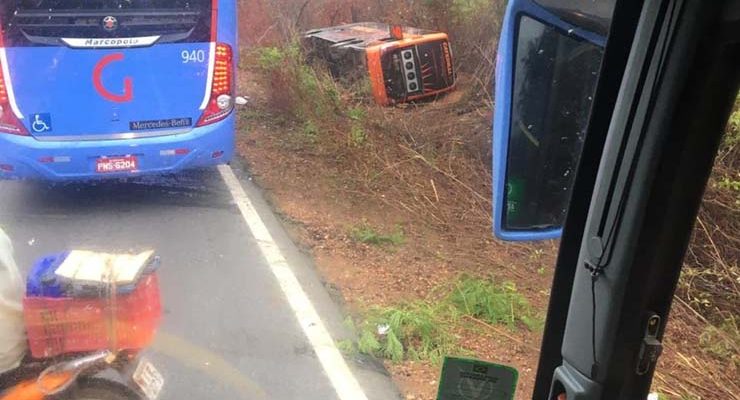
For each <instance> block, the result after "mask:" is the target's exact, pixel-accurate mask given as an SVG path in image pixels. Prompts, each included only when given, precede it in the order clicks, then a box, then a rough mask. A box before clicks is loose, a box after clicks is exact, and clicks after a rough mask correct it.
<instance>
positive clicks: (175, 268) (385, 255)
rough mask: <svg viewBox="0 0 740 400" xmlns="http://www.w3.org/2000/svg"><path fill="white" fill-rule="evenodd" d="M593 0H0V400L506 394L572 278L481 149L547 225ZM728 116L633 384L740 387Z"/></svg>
mask: <svg viewBox="0 0 740 400" xmlns="http://www.w3.org/2000/svg"><path fill="white" fill-rule="evenodd" d="M615 3H616V1H613V0H603V1H602V0H598V1H596V0H574V1H567V0H507V1H489V0H453V1H439V0H434V1H432V0H424V1H380V0H351V1H337V0H312V1H310V0H0V400H17V399H34V400H42V399H64V400H93V399H97V400H145V399H146V400H181V399H184V400H189V399H193V400H201V399H205V400H209V399H225V400H296V399H297V400H433V399H438V400H480V399H483V400H525V399H530V398H532V397H533V396H532V393H533V391H534V389H535V382H536V380H537V379H536V376H537V373H538V365H539V360H540V356H541V354H542V352H541V347H542V345H541V344H542V343H543V338H544V336H548V335H545V334H544V329H545V328H544V327H545V323H546V321H545V320H546V315H547V312H548V305H549V304H550V301H551V296H552V295H554V296H556V297H555V298H556V299H559V300H562V301H564V302H566V303H567V301H568V300H569V299H570V292H568V293H565V292H566V291H564V290H554V289H553V281H554V279H555V277H556V275H557V276H561V274H560V272H557V273H556V270H555V266H556V261H557V259H558V257H559V247H560V243H559V242H558V241H556V240H548V241H542V242H530V243H510V242H506V241H502V240H499V239H498V237H496V236H495V234H494V233H492V225H494V224H495V223H496V221H495V220H494V217H495V216H498V215H499V213H498V212H496V214H494V212H492V210H494V209H495V208H496V207H498V206H499V205H500V204H501V201H500V199H499V197H498V195H497V193H499V192H500V191H499V183H500V182H499V181H498V180H496V178H495V177H496V176H497V174H500V173H501V172H502V171H503V172H508V174H507V175H508V176H509V177H510V179H509V180H507V181H505V182H504V185H501V186H506V189H507V191H506V195H505V196H502V198H503V202H504V203H505V206H503V212H504V213H505V219H506V221H505V223H506V225H507V226H508V227H509V228H511V230H513V231H514V232H515V233H516V234H519V235H522V234H523V232H524V231H526V230H528V229H530V228H532V227H533V226H534V227H536V228H546V229H555V228H557V227H559V226H560V225H562V223H563V220H564V218H565V216H566V215H567V212H568V206H569V200H570V197H571V191H572V187H573V185H574V179H575V176H576V172H577V171H578V168H579V163H580V156H581V154H580V153H581V151H582V150H583V145H584V139H586V137H585V135H586V132H587V128H588V125H589V120H590V118H591V116H590V113H591V108H592V104H595V102H598V98H597V99H596V100H595V99H594V97H596V96H595V90H596V87H597V86H600V82H599V78H600V76H599V74H600V73H601V72H600V71H601V69H600V67H601V64H602V61H603V56H604V54H606V53H605V52H608V50H604V49H605V47H604V46H606V43H607V42H608V38H607V34H608V32H609V29H610V24H611V14H612V10H613V6H614V4H615ZM620 3H625V4H626V3H627V2H620ZM644 3H645V4H649V3H650V2H644ZM674 3H676V4H681V3H682V2H674ZM683 3H687V4H688V3H691V4H694V3H697V2H696V1H693V2H683ZM640 4H642V2H640ZM645 7H652V6H650V5H646V6H645ZM658 8H659V9H660V10H661V12H663V11H664V8H660V7H658ZM661 15H662V14H661ZM679 16H681V17H682V18H684V17H685V16H686V13H683V14H681V13H676V16H675V18H679ZM666 18H668V17H667V16H666ZM681 21H683V20H677V22H676V24H675V25H676V26H677V28H678V27H681V26H682V25H681V23H679V22H681ZM668 42H670V41H668ZM656 46H657V44H656ZM623 47H625V49H624V50H625V51H627V48H628V46H623ZM499 49H500V50H499ZM682 54H683V53H682ZM675 56H676V54H674V53H673V52H667V53H666V57H675ZM509 72H510V73H509ZM687 73H688V72H687ZM670 77H671V76H669V77H668V78H670ZM504 78H505V79H504ZM602 83H603V82H602ZM643 83H644V82H639V84H643ZM502 92H503V93H502ZM657 106H662V103H661V104H658V105H657ZM501 114H503V119H502V118H499V116H500V115H501ZM736 119H737V118H736ZM501 121H504V122H505V123H506V124H508V125H510V126H511V129H510V132H506V133H502V132H500V131H499V130H497V129H495V128H494V127H493V124H494V123H499V122H501ZM736 125H737V124H735V125H734V126H735V128H733V129H734V130H732V129H730V130H728V132H735V133H732V134H729V135H728V136H729V137H731V138H730V139H728V141H727V143H726V144H724V145H723V147H722V153H721V154H722V155H721V157H718V163H719V164H718V165H719V168H718V171H717V172H715V174H714V175H713V177H712V181H711V182H712V184H711V185H710V186H709V188H708V195H707V196H708V201H707V203H706V205H705V207H706V208H705V210H704V211H703V212H702V216H701V223H697V226H698V229H699V230H698V231H697V235H696V239H695V243H694V244H692V246H691V251H690V253H689V257H688V258H687V260H688V261H687V268H686V269H687V270H688V271H689V272H688V273H687V275H686V276H685V278H683V279H682V280H681V282H680V285H679V288H678V289H677V291H676V293H677V296H679V298H680V299H681V300H682V301H681V302H676V305H675V306H676V308H675V310H677V311H676V312H675V315H674V316H672V317H671V322H670V324H669V328H668V331H667V336H666V338H665V340H664V342H663V343H664V344H665V354H664V355H663V357H662V358H661V362H662V363H663V364H661V366H660V369H659V374H658V375H657V378H656V381H655V387H654V389H653V391H654V392H656V394H660V395H662V396H669V397H668V398H659V399H658V400H669V399H674V398H675V399H678V400H698V399H714V398H720V399H732V400H737V396H736V394H737V393H740V387H738V380H737V379H736V377H735V375H737V374H736V372H737V368H736V364H737V362H736V358H737V357H736V353H737V351H736V348H737V346H736V341H735V338H736V333H737V329H736V328H737V321H736V320H737V318H736V317H735V316H736V315H738V312H740V310H738V304H740V300H739V299H740V296H739V295H738V291H737V286H738V285H740V283H738V282H740V280H738V274H737V268H736V266H737V265H738V257H737V254H736V253H737V251H736V249H737V248H740V246H737V242H738V240H737V238H736V236H738V235H737V232H740V224H738V222H737V221H738V218H737V216H738V212H737V206H736V205H735V203H736V201H737V200H738V196H737V193H738V188H737V182H736V181H737V180H738V175H737V166H738V165H740V161H738V158H737V155H738V149H740V146H738V143H740V141H738V140H737V139H736V137H737V134H736V132H737V126H736ZM502 138H506V140H505V142H504V141H503V140H501V139H502ZM499 141H501V142H504V144H505V145H506V146H507V147H508V148H509V149H510V150H511V151H510V152H509V153H506V156H504V157H499V156H498V153H497V151H496V150H495V149H494V144H495V143H498V142H499ZM494 196H496V197H494ZM615 213H616V211H615ZM494 229H495V228H494ZM553 237H555V236H548V238H553ZM581 267H582V266H578V268H581ZM581 272H582V271H581ZM610 273H611V272H610V271H607V272H605V273H604V277H602V279H601V280H599V282H598V284H599V285H600V286H601V285H603V286H606V285H608V284H609V283H610V282H611V280H610V278H611V277H612V276H611V275H610ZM635 273H638V272H635ZM590 278H591V277H590V276H589V277H587V282H586V283H588V284H589V285H590V283H591V280H590ZM587 289H590V286H589V287H588V288H587ZM589 293H590V292H589ZM604 299H605V298H604V297H598V298H597V301H598V302H599V308H601V305H604V304H606V302H607V301H610V300H604ZM609 299H611V298H609ZM589 300H591V299H589ZM614 303H616V302H614ZM684 303H685V304H684ZM583 304H585V305H586V306H590V305H591V302H590V301H589V302H588V303H583ZM697 315H698V316H700V317H698V316H697ZM590 316H591V315H590V314H589V315H588V317H590ZM558 317H559V318H561V319H557V320H558V321H560V320H562V321H565V320H566V319H567V317H568V316H567V315H566V314H565V313H564V315H561V316H556V318H558ZM602 317H603V316H602V315H597V316H596V319H597V322H598V324H600V325H599V326H602V325H605V322H604V321H606V319H605V318H602ZM584 318H585V317H584ZM624 318H631V316H625V317H624ZM702 318H703V319H705V321H704V320H702ZM590 328H591V326H589V325H586V326H585V327H584V328H583V331H582V332H583V334H584V335H590V334H591V329H590ZM639 333H642V332H639ZM637 342H639V340H638V341H636V343H637ZM576 344H578V343H576ZM546 347H552V346H546ZM582 347H583V349H585V350H584V354H587V355H591V350H592V348H591V343H590V341H589V342H588V343H585V344H584V345H583V346H582ZM579 349H580V347H579ZM550 350H551V351H552V349H550ZM560 350H561V349H560V348H559V347H558V348H556V349H554V353H555V354H563V352H561V351H560ZM600 361H603V362H606V361H607V359H605V358H603V359H600ZM578 367H579V368H580V366H578ZM696 371H702V372H705V371H706V374H699V373H697V372H696ZM586 375H587V374H586ZM562 380H563V381H565V379H562ZM549 383H550V382H548V384H549ZM733 396H734V397H733ZM556 397H557V396H556ZM549 400H553V399H549ZM557 400H563V399H557ZM565 400H573V399H565ZM650 400H655V399H652V398H651V399H650Z"/></svg>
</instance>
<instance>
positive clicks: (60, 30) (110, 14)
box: [0, 0, 212, 46]
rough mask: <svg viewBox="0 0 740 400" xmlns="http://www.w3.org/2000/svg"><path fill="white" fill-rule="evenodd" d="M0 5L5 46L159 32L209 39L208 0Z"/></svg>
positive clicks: (44, 0) (166, 36)
mask: <svg viewBox="0 0 740 400" xmlns="http://www.w3.org/2000/svg"><path fill="white" fill-rule="evenodd" d="M2 3H3V4H2V5H0V18H2V24H3V31H4V41H5V45H6V46H33V45H61V44H63V43H64V42H65V41H64V39H109V38H136V37H154V36H156V37H159V42H160V43H161V42H208V41H210V37H211V7H212V6H211V0H16V1H3V2H2Z"/></svg>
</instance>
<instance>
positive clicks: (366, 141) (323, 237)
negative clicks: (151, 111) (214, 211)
mask: <svg viewBox="0 0 740 400" xmlns="http://www.w3.org/2000/svg"><path fill="white" fill-rule="evenodd" d="M288 3H290V4H288ZM422 3H423V4H422ZM462 3H465V4H468V5H471V7H473V6H474V5H475V4H478V6H481V5H480V4H483V3H486V4H487V3H489V2H482V1H481V2H476V1H470V2H458V1H452V2H443V1H425V2H408V1H371V0H363V1H349V2H347V1H333V0H325V1H306V0H300V1H299V0H295V1H290V0H286V1H280V0H257V1H253V2H249V7H247V6H246V2H244V3H242V4H241V10H242V14H243V15H242V22H241V24H240V26H241V35H242V42H243V45H244V48H243V49H242V52H243V54H244V58H243V65H242V74H241V77H240V86H241V90H242V91H243V92H244V93H246V94H248V95H249V96H251V97H252V99H253V103H252V105H251V106H250V107H249V108H248V109H245V110H244V111H242V112H241V115H240V123H241V129H240V134H239V138H238V146H239V152H240V154H241V155H242V156H243V157H244V159H245V160H246V162H247V165H248V166H249V168H250V170H251V172H252V174H253V175H254V176H255V178H256V180H257V181H258V183H259V184H260V185H262V186H263V187H264V188H265V189H266V191H267V193H268V195H269V196H270V199H271V201H272V202H273V204H274V206H275V208H276V209H277V210H278V212H279V213H280V214H281V215H282V216H283V217H284V220H285V222H286V224H287V225H288V226H289V228H290V230H291V231H292V233H293V234H294V235H295V237H296V239H297V240H298V241H299V242H300V243H302V244H303V245H304V246H305V248H306V249H307V251H309V252H310V253H311V254H312V255H313V256H314V258H315V259H316V264H317V266H318V268H319V270H320V272H321V274H322V276H323V277H324V279H325V281H326V283H327V286H329V287H330V288H331V289H332V290H334V291H335V292H336V293H338V294H339V295H340V297H341V298H342V299H343V300H344V301H345V303H346V306H347V310H348V312H349V313H350V314H351V315H353V316H354V317H355V318H354V319H355V324H357V326H358V329H359V328H360V327H361V324H362V321H363V320H366V319H368V318H370V317H369V316H368V315H371V314H372V312H373V310H377V309H381V310H383V312H387V311H388V310H401V311H403V312H405V313H407V314H404V315H414V316H417V315H418V314H412V312H418V311H419V308H418V305H409V304H410V302H412V303H413V302H417V303H414V304H418V302H419V301H420V302H429V303H433V304H446V303H444V302H445V301H446V299H447V297H445V296H446V295H445V294H440V290H441V289H440V288H445V287H447V286H449V284H450V282H457V281H456V279H457V277H459V276H460V275H461V274H466V275H468V276H474V277H482V278H485V279H486V280H487V281H490V282H494V284H496V285H499V284H504V282H507V283H506V284H505V286H506V285H508V286H506V287H507V288H509V289H506V290H510V289H511V288H512V287H513V288H514V289H513V291H510V292H507V293H509V295H510V297H511V296H522V297H523V298H526V299H527V301H528V302H529V305H530V307H531V309H532V310H533V311H532V315H533V316H534V317H536V316H537V314H539V315H543V314H544V311H545V309H546V306H547V301H548V298H549V286H550V283H551V276H552V268H553V266H554V261H555V256H556V252H557V243H556V242H548V243H540V244H536V245H521V244H507V243H502V242H499V241H496V240H494V239H493V237H492V235H491V230H490V209H491V203H490V199H491V185H490V182H491V169H490V150H489V149H490V136H491V133H490V121H491V115H492V109H493V101H492V98H491V94H490V84H491V82H490V80H491V76H492V70H493V62H492V60H493V59H494V56H495V46H496V43H495V40H494V39H492V38H495V37H497V34H498V26H500V19H501V12H502V10H503V5H502V4H497V5H496V6H495V7H491V8H486V9H485V11H486V12H479V11H480V10H478V9H475V8H471V9H467V8H461V7H460V4H462ZM476 10H478V11H476ZM369 19H372V20H383V21H391V22H406V23H408V24H413V25H418V26H422V27H430V28H443V29H447V30H449V31H450V33H451V36H452V40H453V46H454V48H455V50H456V55H457V56H458V57H457V60H458V63H459V68H458V70H459V71H460V85H459V90H458V91H457V92H456V93H454V94H452V95H450V96H446V97H444V98H440V99H438V101H436V102H433V103H429V104H424V105H411V106H405V107H397V108H389V109H381V108H379V107H377V106H375V105H374V104H372V103H371V102H370V101H368V99H367V97H366V96H365V95H364V93H363V92H362V90H360V89H358V88H355V87H351V88H347V87H343V86H339V85H336V84H334V83H332V82H331V81H330V80H328V79H327V77H326V75H325V74H324V73H323V72H322V71H320V70H318V71H316V70H313V69H311V68H307V67H304V66H302V65H301V61H302V60H301V59H300V56H298V57H297V58H296V57H294V56H293V55H291V54H292V53H290V52H281V51H280V50H279V49H284V48H285V47H286V46H288V43H289V42H290V39H289V38H290V35H291V33H294V32H297V31H300V30H301V29H307V28H309V27H317V26H326V25H329V24H335V23H341V22H351V21H353V20H369ZM483 21H488V22H487V24H484V23H483ZM265 46H274V47H275V49H278V50H276V51H275V52H273V53H269V55H270V57H276V60H277V61H279V64H278V65H279V66H280V67H279V68H277V69H270V68H268V67H266V66H265V65H264V61H265V59H264V56H265V53H264V52H260V49H261V48H264V47H265ZM273 61H274V60H273ZM307 81H308V82H309V83H310V84H305V83H306V82H307ZM307 88H308V89H307ZM733 126H734V128H731V129H730V133H729V137H730V139H728V142H727V143H726V145H725V146H724V147H723V153H722V154H721V155H720V159H719V162H718V165H717V171H716V172H715V174H714V176H713V178H712V182H711V184H710V189H709V191H708V194H707V198H706V201H705V207H704V208H703V209H702V213H701V216H700V217H701V220H700V223H699V225H698V229H697V233H696V234H695V239H694V243H693V245H692V249H691V252H690V254H689V256H688V257H687V267H688V268H687V269H686V272H685V274H684V277H683V278H682V283H681V287H680V289H679V292H678V297H677V302H676V304H675V305H674V310H673V315H672V318H671V321H670V323H669V334H668V337H667V339H666V346H667V351H666V353H665V355H664V356H663V357H662V359H661V364H660V366H659V369H658V374H657V376H656V380H655V387H656V390H657V391H659V392H661V393H663V394H665V395H667V396H668V397H669V398H676V399H740V397H738V396H740V387H738V382H740V379H738V372H737V367H738V365H739V363H740V360H739V359H738V347H737V346H738V337H740V335H739V334H738V328H737V327H738V323H739V322H738V321H737V320H736V318H737V317H736V316H737V315H738V308H740V304H738V298H739V297H738V293H740V292H738V290H737V286H738V284H740V280H739V279H738V276H740V275H739V274H738V250H737V249H738V248H740V246H738V242H739V240H738V239H737V237H735V235H736V233H737V232H738V230H737V223H738V221H739V220H740V219H738V216H739V214H740V212H739V211H738V210H739V209H740V198H738V194H737V193H738V191H740V186H739V185H738V184H737V180H738V179H740V176H739V175H738V165H740V164H739V163H738V159H739V157H738V153H740V152H739V151H738V150H737V143H738V140H737V136H738V122H736V123H735V125H733ZM733 137H734V139H732V138H733ZM733 140H734V142H733ZM736 186H738V187H736ZM512 293H514V294H512ZM507 298H508V297H507ZM511 298H519V297H511ZM424 304H426V303H424ZM414 307H417V308H414ZM429 310H432V311H431V312H434V313H441V312H442V311H440V310H439V308H429ZM422 311H423V312H427V308H423V309H422ZM451 315H452V314H447V313H446V311H445V314H444V317H443V318H442V319H440V320H439V321H441V323H444V324H445V326H449V336H450V337H451V338H452V340H453V341H454V342H455V344H456V346H458V347H456V348H459V350H460V351H461V352H463V353H464V354H468V355H472V356H475V357H478V358H482V359H486V360H490V361H494V362H498V363H502V364H508V365H512V366H514V367H516V368H518V369H519V371H520V384H519V394H518V397H517V398H519V399H525V398H530V393H531V390H532V384H533V380H534V374H535V368H536V362H537V358H538V348H539V342H540V333H539V331H538V330H537V329H536V328H531V329H530V326H529V325H526V326H525V324H522V323H521V322H517V323H514V324H508V325H507V324H500V323H490V322H487V321H489V320H487V319H486V318H484V317H483V316H481V315H479V314H464V313H463V314H462V315H457V314H455V315H454V316H451ZM434 321H437V320H434ZM448 323H449V324H448ZM407 336H408V337H407V339H408V340H405V341H404V342H403V344H404V348H419V342H423V335H422V336H419V335H417V336H414V335H407ZM435 337H436V336H435ZM444 337H445V338H447V336H444ZM361 339H362V338H361ZM360 344H361V345H362V343H360ZM414 346H416V347H414ZM385 350H388V349H387V348H384V349H383V351H380V352H379V353H378V355H379V356H388V354H390V353H386V352H385ZM388 357H389V356H388ZM389 358H390V357H389ZM386 365H387V366H388V368H389V370H390V371H391V372H392V374H393V377H394V379H395V380H396V382H398V383H399V385H400V387H401V388H402V391H403V392H404V393H405V395H406V396H407V398H409V399H418V400H421V399H433V398H434V396H435V394H436V385H437V379H438V374H439V368H438V364H435V362H433V361H430V360H429V359H425V358H424V357H413V356H409V354H408V353H404V355H403V357H402V360H400V361H399V360H397V361H395V362H393V361H387V362H386Z"/></svg>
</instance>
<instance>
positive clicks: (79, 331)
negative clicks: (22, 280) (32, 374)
mask: <svg viewBox="0 0 740 400" xmlns="http://www.w3.org/2000/svg"><path fill="white" fill-rule="evenodd" d="M23 307H24V310H23V313H24V317H25V322H26V330H27V332H28V344H29V347H30V349H31V355H32V356H33V357H34V358H50V357H55V356H58V355H61V354H68V353H78V352H87V351H97V350H106V349H110V350H138V349H143V348H146V347H147V346H149V345H150V344H151V342H152V340H153V339H154V334H155V333H156V330H157V327H158V326H159V321H160V319H161V316H162V307H161V304H160V299H159V282H158V280H157V275H156V274H151V275H148V276H145V277H144V278H142V280H141V282H139V284H138V285H137V287H136V289H135V290H134V291H133V292H131V293H130V294H127V295H119V296H117V297H116V299H115V301H111V300H110V299H108V298H69V297H65V298H47V297H26V298H25V299H24V300H23Z"/></svg>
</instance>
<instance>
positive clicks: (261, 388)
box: [0, 168, 398, 400]
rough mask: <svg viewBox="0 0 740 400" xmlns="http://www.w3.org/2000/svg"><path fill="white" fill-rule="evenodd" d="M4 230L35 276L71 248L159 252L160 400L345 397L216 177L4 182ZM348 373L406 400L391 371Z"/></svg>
mask: <svg viewBox="0 0 740 400" xmlns="http://www.w3.org/2000/svg"><path fill="white" fill-rule="evenodd" d="M234 169H235V170H236V171H237V175H238V176H240V182H241V184H242V187H243V188H244V190H245V191H246V193H247V195H248V197H249V199H250V200H251V201H252V203H254V206H255V208H256V210H257V212H258V213H259V215H260V217H261V218H262V220H263V221H264V223H265V225H266V226H267V228H268V230H269V232H270V234H271V235H272V236H273V238H274V239H275V242H276V243H277V245H278V246H279V249H280V251H281V252H282V254H283V255H284V256H285V258H286V260H287V261H288V264H289V266H290V269H291V270H292V272H293V273H294V274H295V276H296V277H297V279H298V281H299V282H300V286H301V287H302V288H303V291H304V292H305V293H306V294H307V296H308V298H309V299H310V302H311V303H312V305H313V306H314V307H315V309H316V311H317V312H318V314H319V315H320V317H321V320H322V321H323V323H324V324H325V325H326V327H327V330H328V331H329V332H330V333H331V335H332V337H333V338H334V339H337V340H338V339H342V338H345V337H347V336H346V335H347V332H345V331H344V328H343V325H342V321H343V316H342V314H341V312H340V309H339V307H338V306H337V305H336V304H335V302H334V301H332V299H331V298H330V296H329V294H328V293H327V292H326V290H325V288H324V286H323V285H322V284H321V282H320V280H319V279H318V277H317V275H316V273H315V272H314V269H313V267H312V265H311V262H310V260H308V259H307V258H306V257H305V256H304V255H303V254H301V253H300V251H298V250H297V248H296V247H295V245H294V244H293V243H292V242H291V241H290V239H289V238H288V237H287V235H286V234H285V232H284V231H283V229H282V227H281V225H280V223H279V222H278V221H277V219H276V218H275V216H274V215H273V214H272V212H271V211H270V209H269V207H267V206H266V204H265V203H264V201H263V200H262V196H261V194H260V192H259V190H258V189H257V188H256V187H254V185H253V184H252V183H251V182H250V180H249V179H245V178H244V177H242V176H241V174H240V173H239V172H238V171H239V168H234ZM0 225H2V226H3V229H5V230H6V232H7V233H8V235H9V236H10V237H11V238H12V239H13V241H14V245H15V248H16V259H17V262H18V264H19V265H20V266H21V267H22V268H26V269H27V268H29V267H30V266H31V265H32V263H33V261H34V260H36V259H37V258H38V257H41V256H43V255H45V254H49V253H55V252H59V251H63V250H68V249H76V248H82V249H93V250H104V251H108V252H117V251H121V252H129V251H137V250H144V249H149V248H152V249H155V250H156V251H157V253H158V254H159V255H160V256H161V257H162V268H161V270H160V272H159V277H160V287H161V291H162V303H163V307H164V318H163V322H162V326H161V329H160V331H159V333H158V336H157V339H156V341H155V343H154V345H153V346H152V348H151V349H149V351H148V357H149V359H150V360H151V361H153V363H154V364H155V365H156V366H157V367H158V368H159V369H160V371H161V372H162V374H163V375H164V377H165V380H166V384H165V389H164V392H163V394H162V397H161V398H162V399H250V400H251V399H255V400H257V399H277V400H279V399H317V400H331V399H337V398H339V397H338V395H337V391H336V389H335V386H334V385H333V384H332V381H331V380H330V379H329V378H328V376H327V372H326V371H325V369H324V368H323V366H322V363H321V362H320V361H319V359H318V357H317V355H316V351H315V350H316V348H315V347H314V346H313V345H312V343H311V341H309V340H308V339H307V337H306V334H305V333H304V330H302V329H301V326H300V325H299V320H298V318H297V316H296V314H295V313H294V311H293V308H291V305H290V304H289V303H288V301H287V299H286V295H285V294H284V292H283V290H281V286H280V285H279V284H278V281H277V279H276V278H275V275H274V274H273V273H272V272H271V270H270V265H268V263H267V261H266V260H265V258H264V257H263V255H262V253H261V252H260V247H259V244H258V243H257V242H256V241H255V239H254V235H253V234H252V232H251V231H250V228H249V226H248V225H247V224H246V223H245V221H244V219H243V218H242V216H241V214H240V212H239V209H238V207H237V206H236V204H235V201H234V197H233V196H232V193H231V192H230V191H229V188H228V187H227V186H226V184H225V182H224V180H223V178H222V176H221V175H220V174H219V172H218V171H217V170H216V169H210V170H203V171H194V172H190V173H185V174H181V175H178V176H167V177H157V178H148V179H143V178H142V179H139V180H135V181H128V182H105V183H96V184H68V185H48V184H44V183H35V182H8V181H0ZM347 363H348V365H349V367H350V369H351V371H352V373H353V375H354V376H355V377H356V378H357V380H358V381H359V383H360V385H361V386H362V388H363V390H364V392H365V394H366V395H367V398H368V399H370V400H375V399H383V400H384V399H397V398H398V394H397V391H396V389H395V387H394V386H393V384H392V383H391V381H390V379H389V378H388V377H387V376H386V374H385V372H384V370H383V369H382V367H380V366H378V365H377V364H376V363H374V362H373V361H371V360H367V359H361V358H354V359H348V360H347ZM335 383H336V382H335ZM345 400H349V399H345Z"/></svg>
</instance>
